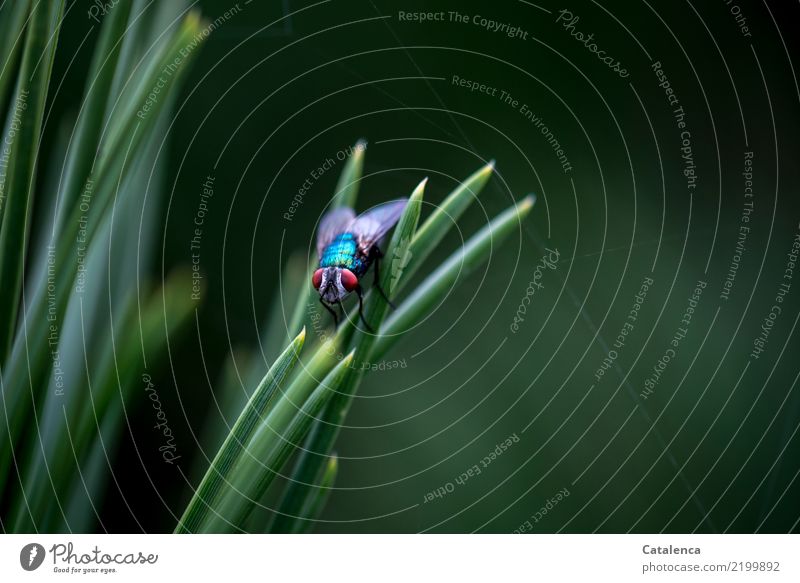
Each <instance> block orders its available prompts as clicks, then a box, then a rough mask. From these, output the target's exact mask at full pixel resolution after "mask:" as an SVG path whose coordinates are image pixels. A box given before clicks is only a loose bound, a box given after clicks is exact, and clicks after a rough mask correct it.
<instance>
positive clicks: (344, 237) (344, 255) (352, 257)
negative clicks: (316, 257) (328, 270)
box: [319, 233, 369, 277]
mask: <svg viewBox="0 0 800 583" xmlns="http://www.w3.org/2000/svg"><path fill="white" fill-rule="evenodd" d="M319 266H320V267H344V268H347V269H349V270H350V271H352V272H353V273H354V274H355V276H356V277H360V276H362V275H363V274H364V272H366V271H367V269H368V268H369V264H368V263H367V261H366V258H365V257H364V256H363V255H362V254H361V253H359V251H358V243H357V242H356V238H355V235H353V233H342V234H341V235H337V236H336V238H335V239H334V240H333V241H331V243H330V245H328V246H327V247H325V250H324V251H323V252H322V258H321V259H320V261H319Z"/></svg>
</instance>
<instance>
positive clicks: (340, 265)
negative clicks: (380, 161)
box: [311, 198, 408, 332]
mask: <svg viewBox="0 0 800 583" xmlns="http://www.w3.org/2000/svg"><path fill="white" fill-rule="evenodd" d="M407 203H408V199H406V198H402V199H399V200H393V201H390V202H385V203H383V204H380V205H378V206H376V207H374V208H372V209H370V210H368V211H366V212H364V213H362V214H360V215H358V216H355V215H356V214H355V212H353V209H351V208H347V207H339V208H336V209H333V210H332V211H330V212H328V214H326V215H325V216H324V217H323V218H322V221H321V222H320V225H319V231H318V233H317V255H318V256H319V268H318V269H317V270H316V271H315V272H314V275H313V276H312V277H311V283H312V285H313V286H314V287H315V288H316V289H317V291H319V301H320V303H321V304H322V305H323V306H324V307H325V309H326V310H328V311H329V312H330V313H331V314H332V315H333V321H334V323H335V325H336V326H338V325H339V316H338V314H337V313H336V311H334V309H333V306H334V305H335V304H341V303H342V300H344V299H345V298H346V297H347V296H348V295H350V294H351V293H352V292H355V293H356V295H357V296H358V313H359V316H360V317H361V321H362V322H364V325H365V326H366V327H367V329H368V330H370V332H372V329H371V328H370V326H369V324H367V321H366V319H365V318H364V292H363V289H362V287H361V283H360V280H361V278H362V276H363V275H364V274H366V272H367V270H368V269H369V268H370V266H371V265H372V264H373V263H374V264H375V274H374V278H373V281H372V285H373V286H375V287H376V288H377V289H378V292H380V294H381V296H383V298H384V299H385V300H386V301H387V302H389V305H393V304H392V302H391V301H389V298H388V297H386V294H385V293H384V291H383V289H382V288H381V286H380V261H381V258H382V257H383V253H381V249H380V246H379V245H380V243H381V241H382V239H383V238H384V236H385V235H386V233H388V232H389V229H391V228H392V227H394V226H395V224H397V221H398V220H400V215H402V214H403V210H404V209H405V208H406V204H407Z"/></svg>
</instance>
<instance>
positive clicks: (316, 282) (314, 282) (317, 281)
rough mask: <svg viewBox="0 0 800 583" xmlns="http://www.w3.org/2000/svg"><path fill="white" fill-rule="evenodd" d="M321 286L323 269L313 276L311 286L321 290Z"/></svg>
mask: <svg viewBox="0 0 800 583" xmlns="http://www.w3.org/2000/svg"><path fill="white" fill-rule="evenodd" d="M320 284H322V269H317V270H316V271H315V272H314V275H312V276H311V285H313V286H314V287H315V288H316V289H319V286H320Z"/></svg>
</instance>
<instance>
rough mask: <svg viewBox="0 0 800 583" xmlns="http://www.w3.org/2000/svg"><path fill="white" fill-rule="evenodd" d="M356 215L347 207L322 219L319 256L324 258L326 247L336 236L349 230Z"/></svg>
mask: <svg viewBox="0 0 800 583" xmlns="http://www.w3.org/2000/svg"><path fill="white" fill-rule="evenodd" d="M355 216H356V213H354V212H353V209H351V208H347V207H344V206H342V207H339V208H335V209H333V210H332V211H328V213H327V214H326V215H325V216H324V217H322V220H321V221H320V223H319V229H318V230H317V255H318V256H319V257H322V252H323V251H324V250H325V247H327V246H328V245H330V244H331V241H333V240H334V239H335V238H336V235H341V234H342V233H344V232H345V231H347V229H348V225H350V223H352V222H353V220H354V217H355Z"/></svg>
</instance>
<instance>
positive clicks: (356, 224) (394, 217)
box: [347, 198, 408, 255]
mask: <svg viewBox="0 0 800 583" xmlns="http://www.w3.org/2000/svg"><path fill="white" fill-rule="evenodd" d="M406 204H408V199H407V198H401V199H398V200H393V201H390V202H385V203H383V204H379V205H378V206H376V207H375V208H372V209H370V210H368V211H366V212H365V213H362V214H360V215H358V217H356V219H355V220H354V221H353V222H352V223H351V224H350V225H349V226H348V227H347V230H348V231H350V232H351V233H353V234H354V235H355V236H356V240H357V241H358V248H359V250H360V251H361V252H362V253H364V254H365V255H366V254H368V253H369V250H370V248H371V247H372V246H373V245H377V244H378V243H379V242H380V240H381V239H383V236H384V235H386V233H387V232H389V229H391V228H392V227H394V226H395V224H396V223H397V221H399V220H400V215H402V214H403V210H405V208H406Z"/></svg>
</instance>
